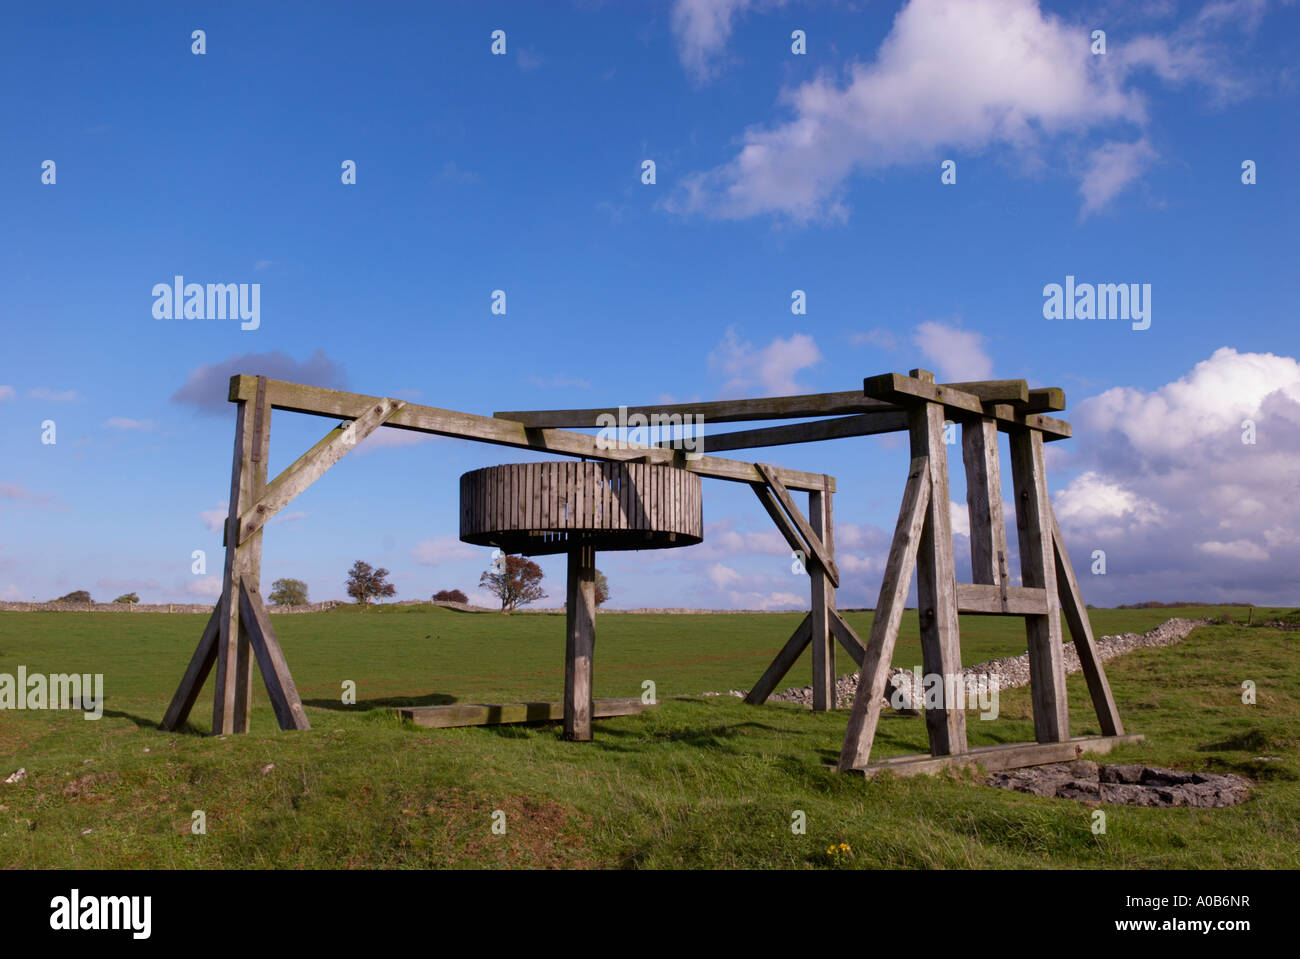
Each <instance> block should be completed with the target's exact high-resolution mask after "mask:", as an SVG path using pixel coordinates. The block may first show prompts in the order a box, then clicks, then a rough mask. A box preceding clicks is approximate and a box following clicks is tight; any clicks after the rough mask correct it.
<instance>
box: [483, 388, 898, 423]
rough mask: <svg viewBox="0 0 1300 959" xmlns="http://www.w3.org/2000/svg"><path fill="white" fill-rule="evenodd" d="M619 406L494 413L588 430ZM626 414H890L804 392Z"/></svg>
mask: <svg viewBox="0 0 1300 959" xmlns="http://www.w3.org/2000/svg"><path fill="white" fill-rule="evenodd" d="M619 409H620V408H619V407H617V406H614V407H608V406H605V407H597V408H595V409H586V410H511V411H508V412H499V413H495V414H493V415H494V416H497V417H499V418H501V419H505V420H513V421H515V422H517V423H523V424H524V425H525V426H528V427H557V426H558V427H568V428H570V429H575V428H577V429H591V428H594V427H598V426H601V425H602V424H601V421H600V418H601V417H604V416H614V417H617V416H618V415H619ZM625 409H626V415H627V416H629V417H630V416H633V415H638V414H639V415H641V416H645V417H646V418H647V419H649V417H650V416H652V415H659V416H703V417H704V421H705V422H706V423H738V422H744V421H746V420H790V419H802V418H803V417H806V416H842V415H844V414H846V413H870V412H876V411H890V410H893V409H894V407H893V406H892V404H890V403H884V402H881V401H879V400H872V399H868V398H867V397H865V396H863V395H862V393H861V392H860V391H858V390H848V391H846V392H842V393H805V394H801V395H799V396H767V397H762V398H760V399H749V400H712V401H709V402H703V403H669V404H655V405H652V406H629V407H626V408H625Z"/></svg>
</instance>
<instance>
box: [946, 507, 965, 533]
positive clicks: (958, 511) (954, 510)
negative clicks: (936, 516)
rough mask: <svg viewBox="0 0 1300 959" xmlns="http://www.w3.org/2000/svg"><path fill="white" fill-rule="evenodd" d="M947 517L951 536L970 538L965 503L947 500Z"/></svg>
mask: <svg viewBox="0 0 1300 959" xmlns="http://www.w3.org/2000/svg"><path fill="white" fill-rule="evenodd" d="M948 516H949V517H950V521H951V522H952V534H953V535H954V536H966V537H969V536H970V510H969V509H968V508H967V506H966V504H965V503H958V502H957V501H956V500H949V501H948Z"/></svg>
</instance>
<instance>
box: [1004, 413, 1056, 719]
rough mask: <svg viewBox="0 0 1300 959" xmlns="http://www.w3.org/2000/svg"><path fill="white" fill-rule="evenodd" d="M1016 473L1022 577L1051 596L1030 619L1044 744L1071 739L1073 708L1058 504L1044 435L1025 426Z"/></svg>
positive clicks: (1016, 443) (1018, 437)
mask: <svg viewBox="0 0 1300 959" xmlns="http://www.w3.org/2000/svg"><path fill="white" fill-rule="evenodd" d="M1011 476H1012V485H1013V487H1014V489H1015V496H1016V532H1017V534H1018V535H1019V539H1020V581H1021V582H1022V583H1024V585H1025V586H1028V587H1031V588H1037V589H1042V590H1044V592H1045V593H1046V598H1047V613H1046V615H1043V616H1027V617H1026V618H1025V633H1026V636H1027V638H1028V641H1029V683H1030V693H1031V696H1032V699H1033V705H1034V735H1035V738H1036V739H1037V740H1038V741H1039V742H1040V743H1048V742H1064V741H1065V740H1067V739H1069V738H1070V710H1069V707H1068V705H1067V703H1066V690H1065V659H1064V650H1063V648H1062V642H1061V616H1060V599H1059V598H1058V595H1057V587H1056V562H1055V559H1054V555H1055V547H1054V546H1053V545H1052V504H1051V500H1049V499H1048V496H1047V470H1046V467H1045V466H1044V464H1043V437H1042V434H1041V433H1037V432H1035V431H1033V430H1022V431H1021V432H1019V433H1012V434H1011Z"/></svg>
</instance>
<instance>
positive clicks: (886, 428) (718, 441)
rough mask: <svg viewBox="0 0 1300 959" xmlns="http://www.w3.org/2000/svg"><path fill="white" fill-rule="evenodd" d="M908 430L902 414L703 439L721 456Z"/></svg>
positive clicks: (665, 442) (706, 448) (709, 450)
mask: <svg viewBox="0 0 1300 959" xmlns="http://www.w3.org/2000/svg"><path fill="white" fill-rule="evenodd" d="M905 429H907V414H906V413H905V412H903V411H902V410H896V411H893V412H890V411H884V412H879V413H859V414H857V415H856V416H841V417H837V418H836V419H828V420H811V421H809V422H807V423H787V424H785V425H784V426H765V427H761V428H759V429H753V430H734V431H732V432H730V433H712V434H705V435H704V436H703V437H701V440H700V441H701V443H702V444H703V447H702V449H701V452H705V453H721V452H726V451H727V450H746V449H759V448H762V447H767V446H789V445H791V444H795V443H816V442H819V441H821V440H834V439H842V438H845V437H850V436H876V435H878V434H880V433H896V432H898V431H900V430H905ZM673 442H674V441H672V440H663V441H661V442H660V444H659V445H660V446H670V445H671V444H672V443H673Z"/></svg>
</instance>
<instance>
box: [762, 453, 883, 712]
mask: <svg viewBox="0 0 1300 959" xmlns="http://www.w3.org/2000/svg"><path fill="white" fill-rule="evenodd" d="M757 465H758V469H759V472H760V473H761V474H762V476H763V479H764V480H766V482H765V483H761V484H760V483H754V484H751V486H752V488H753V490H754V493H755V495H756V496H758V500H759V502H760V503H762V504H763V508H764V509H766V510H767V514H768V516H770V517H771V518H772V522H773V523H775V524H776V528H777V529H778V530H780V531H781V535H782V536H784V537H785V540H786V542H787V543H789V544H790V548H791V549H792V550H794V551H795V552H796V553H797V554H798V555H799V556H801V557H802V558H803V559H802V561H803V567H804V570H805V571H806V572H807V573H808V577H809V580H810V581H811V591H812V605H811V611H810V612H809V613H808V615H807V616H805V617H804V618H803V619H802V620H801V621H800V623H799V625H798V627H796V629H795V631H794V633H793V634H792V635H791V636H790V638H789V639H788V640H787V641H786V643H785V645H784V646H783V647H782V648H781V650H780V652H778V653H777V654H776V658H775V659H773V660H772V663H771V665H770V666H768V667H767V669H766V670H765V671H764V673H763V675H762V676H761V677H759V680H758V682H757V683H755V684H754V687H753V688H752V689H751V690H750V691H749V693H748V695H746V696H745V702H747V703H749V704H750V705H752V706H759V705H762V704H763V703H764V702H766V701H767V698H768V697H769V696H771V695H772V693H773V692H774V691H775V690H776V687H777V684H778V683H780V682H781V680H782V679H784V678H785V675H786V673H788V672H789V671H790V668H791V667H792V666H794V664H795V662H796V661H798V659H799V657H800V656H801V655H802V654H803V651H804V650H805V649H807V648H808V647H809V646H811V647H812V669H813V683H812V708H813V709H814V710H816V711H818V712H823V711H825V710H830V709H834V708H835V643H836V642H837V641H838V642H839V643H840V644H841V645H842V646H843V647H844V649H845V651H846V652H847V653H848V654H849V656H850V657H851V658H852V659H853V661H854V662H855V663H857V664H858V666H859V667H861V666H862V659H863V656H864V655H865V651H866V647H865V646H864V645H863V643H862V640H860V639H859V638H858V635H857V633H855V632H854V631H853V628H852V627H851V626H849V624H848V623H846V622H845V621H844V618H843V617H842V616H841V615H840V614H839V611H838V610H836V608H835V590H836V588H837V587H838V586H839V585H840V573H839V569H838V567H836V565H835V529H834V507H833V505H832V497H833V495H834V494H833V493H832V492H831V490H829V489H821V490H810V491H809V493H808V517H807V518H805V517H804V515H803V513H801V512H800V511H799V507H798V505H797V504H796V503H795V502H794V499H793V497H791V495H790V491H789V490H788V489H787V488H786V487H785V485H784V484H783V483H782V482H781V480H780V478H779V477H778V476H777V475H776V474H775V473H774V471H773V470H772V468H771V467H769V466H767V465H766V464H764V463H759V464H757Z"/></svg>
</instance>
